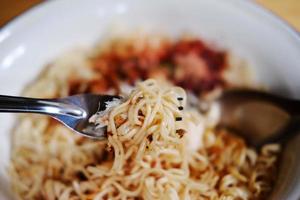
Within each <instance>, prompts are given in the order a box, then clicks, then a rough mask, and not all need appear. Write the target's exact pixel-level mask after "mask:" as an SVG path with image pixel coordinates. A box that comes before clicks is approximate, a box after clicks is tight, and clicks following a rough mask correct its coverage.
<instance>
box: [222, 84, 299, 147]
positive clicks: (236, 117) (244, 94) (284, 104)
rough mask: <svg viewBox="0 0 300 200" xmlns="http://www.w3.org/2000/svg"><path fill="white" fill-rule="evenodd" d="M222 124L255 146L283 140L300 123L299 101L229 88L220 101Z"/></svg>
mask: <svg viewBox="0 0 300 200" xmlns="http://www.w3.org/2000/svg"><path fill="white" fill-rule="evenodd" d="M217 102H218V103H219V106H220V110H221V117H220V126H225V127H227V128H230V129H232V130H234V131H236V133H237V134H238V135H241V136H242V137H243V138H245V139H246V140H247V142H248V143H249V144H251V145H252V146H256V147H259V146H261V145H263V144H266V143H270V142H282V141H286V140H287V139H288V138H290V137H292V136H293V135H295V134H296V131H293V130H295V129H297V128H298V127H300V126H298V124H299V125H300V121H299V119H300V118H299V117H300V101H297V100H292V99H288V98H284V97H280V96H276V95H273V94H270V93H266V92H262V91H256V90H245V89H241V90H239V89H238V90H237V89H235V90H227V91H225V92H224V93H223V94H222V95H221V97H220V98H219V99H218V101H217Z"/></svg>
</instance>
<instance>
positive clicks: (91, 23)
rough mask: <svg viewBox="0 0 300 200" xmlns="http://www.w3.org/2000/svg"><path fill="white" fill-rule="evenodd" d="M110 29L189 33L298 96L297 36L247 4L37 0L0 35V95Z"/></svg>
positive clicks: (1, 174) (1, 175) (6, 122)
mask: <svg viewBox="0 0 300 200" xmlns="http://www.w3.org/2000/svg"><path fill="white" fill-rule="evenodd" d="M114 25H117V26H120V25H121V27H123V29H127V30H136V29H139V28H143V29H144V30H145V31H146V32H147V31H150V32H158V33H165V34H169V35H171V36H179V35H180V34H181V33H192V34H194V35H196V36H200V37H201V38H204V39H206V40H208V41H213V42H214V43H215V44H217V45H219V46H222V47H225V48H227V49H230V50H231V51H233V53H234V54H237V55H240V56H241V57H244V58H246V59H247V60H248V61H249V62H250V65H251V66H252V67H253V68H254V71H256V74H257V79H258V81H259V82H260V83H262V84H264V85H266V86H268V87H269V88H271V89H273V90H280V91H285V92H286V93H287V94H289V95H291V96H297V97H300V78H299V74H300V37H299V35H298V33H297V32H295V31H294V30H292V29H291V28H290V27H289V26H287V25H286V24H285V23H284V22H282V21H281V20H280V19H278V18H276V17H275V16H274V15H272V14H270V13H268V12H266V11H265V10H264V9H262V8H260V7H259V6H257V5H255V4H254V3H252V2H251V1H240V0H227V1H223V0H185V1H182V0H163V1H162V0H151V1H139V0H117V1H105V0H89V1H81V0H64V1H48V2H45V3H43V4H41V5H38V6H36V7H34V8H33V9H31V10H30V11H29V12H26V13H25V14H23V15H22V16H21V17H18V18H17V19H15V20H14V21H12V22H11V23H9V24H8V25H7V26H5V27H4V28H2V29H1V31H0V94H9V95H18V94H20V92H21V90H22V88H24V86H25V85H26V84H27V83H28V82H29V81H30V80H32V79H33V78H34V77H35V76H36V75H37V74H38V73H39V72H40V71H41V69H42V68H43V66H44V65H45V64H46V63H48V62H49V61H51V60H52V59H54V58H55V57H56V56H58V55H60V54H61V53H62V52H64V51H66V50H68V49H72V48H74V47H76V46H87V47H88V46H92V45H93V44H95V42H96V41H99V40H100V39H101V38H103V37H104V36H105V35H106V34H108V33H109V31H108V30H110V29H111V28H112V26H114ZM13 116H14V115H12V114H1V115H0V127H1V129H0V135H1V140H0V158H1V159H0V199H7V198H8V197H7V192H6V190H7V189H8V188H9V187H8V185H9V184H8V181H9V179H8V176H7V166H8V164H9V152H10V131H11V127H12V124H13ZM1 195H2V196H1ZM291 199H293V198H291Z"/></svg>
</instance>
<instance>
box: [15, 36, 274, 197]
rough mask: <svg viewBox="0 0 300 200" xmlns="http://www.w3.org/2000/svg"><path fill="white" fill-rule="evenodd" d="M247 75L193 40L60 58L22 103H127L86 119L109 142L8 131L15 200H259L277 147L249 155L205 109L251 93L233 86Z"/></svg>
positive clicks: (54, 126)
mask: <svg viewBox="0 0 300 200" xmlns="http://www.w3.org/2000/svg"><path fill="white" fill-rule="evenodd" d="M62 69H63V70H62ZM245 69H246V67H245V66H232V64H231V63H230V56H229V55H228V54H227V53H226V51H224V50H219V49H216V48H213V47H210V46H208V45H207V44H205V43H204V42H203V41H201V40H199V39H195V38H188V39H179V40H175V41H172V40H168V39H167V38H162V37H160V38H157V37H152V36H142V37H134V38H121V39H120V38H118V39H113V40H111V41H109V42H108V43H107V44H106V45H104V46H103V47H100V48H97V49H95V50H94V51H93V52H92V53H90V54H85V53H82V52H73V53H71V54H68V55H67V56H62V57H61V58H59V59H58V60H56V61H55V62H54V63H53V64H52V65H50V66H49V67H48V68H46V69H45V71H44V72H43V73H42V74H41V75H40V76H39V77H38V78H37V80H36V81H35V82H34V84H31V85H29V86H28V88H26V89H25V91H24V94H25V95H27V96H32V97H42V98H54V97H64V96H68V95H73V94H77V93H99V94H103V93H108V94H121V95H125V96H127V101H125V102H124V103H122V104H120V105H119V106H115V107H112V108H111V110H110V112H109V114H108V115H107V116H106V115H102V114H101V113H98V114H96V115H95V116H94V117H93V118H92V119H91V121H92V122H94V123H96V124H97V125H101V123H105V125H107V126H108V132H107V135H108V140H107V141H98V140H91V139H89V138H85V137H82V136H80V135H76V134H74V133H72V132H71V131H69V130H68V129H67V128H66V127H64V126H63V125H61V124H60V123H59V122H56V121H54V120H52V119H50V118H47V117H44V116H38V115H22V116H21V117H20V119H19V121H18V127H17V128H16V130H15V131H14V132H15V134H14V135H15V139H14V140H13V150H12V156H11V160H12V161H11V167H10V174H11V180H12V187H13V190H14V191H15V193H16V195H17V196H18V197H19V198H20V199H87V200H88V199H264V198H265V197H266V196H267V195H268V194H269V193H270V191H271V190H272V186H273V183H274V181H275V179H276V176H275V175H276V171H277V167H276V161H277V157H278V153H279V151H280V146H279V145H277V144H268V145H266V146H264V147H262V149H260V150H258V151H256V150H255V149H254V148H252V147H251V146H248V145H247V141H245V140H243V139H242V138H239V137H237V136H235V135H234V134H232V133H230V132H229V131H228V130H224V129H219V128H218V127H217V124H218V109H217V108H216V107H215V106H214V104H213V100H214V98H216V96H217V95H218V93H219V91H221V90H222V89H224V88H226V87H234V86H239V87H249V86H251V85H255V83H254V82H251V78H250V77H248V76H243V77H242V78H239V77H240V75H241V74H246V73H245ZM149 78H151V79H150V80H149ZM241 79H242V80H241ZM175 85H176V86H179V87H180V88H178V87H175ZM199 102H200V103H205V104H206V105H207V106H206V109H205V111H203V110H201V109H200V110H199V107H200V105H199ZM16 138H18V139H16Z"/></svg>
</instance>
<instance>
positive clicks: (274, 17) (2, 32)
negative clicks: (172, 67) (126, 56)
mask: <svg viewBox="0 0 300 200" xmlns="http://www.w3.org/2000/svg"><path fill="white" fill-rule="evenodd" d="M64 1H68V0H64ZM58 3H59V1H43V2H40V3H38V4H35V5H33V6H32V7H31V8H29V9H27V10H25V11H24V12H22V13H20V14H19V15H17V16H15V17H13V18H12V19H10V20H8V21H7V22H5V23H4V25H2V26H1V27H0V44H1V43H2V42H3V41H5V39H6V38H8V37H9V35H7V33H8V31H9V30H10V29H14V28H15V27H18V26H20V25H21V24H22V23H23V21H24V19H25V18H30V17H31V16H32V15H34V14H35V13H37V12H40V11H41V10H43V9H47V8H48V7H49V6H50V5H55V4H58ZM116 3H117V2H116ZM228 3H231V4H240V5H241V6H244V7H248V8H250V9H249V10H248V9H247V12H250V13H251V12H255V11H257V12H259V13H260V14H263V15H265V16H267V17H269V19H270V20H271V21H270V25H273V26H275V27H277V28H283V29H284V30H285V33H286V34H285V35H287V34H288V35H289V36H291V37H292V38H293V39H294V40H295V41H297V42H298V43H299V46H300V30H297V29H296V27H295V26H293V25H292V24H291V23H290V22H288V21H287V20H285V19H284V18H282V17H281V16H279V15H278V14H277V13H275V12H274V11H272V10H271V9H270V8H267V7H266V6H263V5H262V4H260V3H258V2H256V1H241V2H236V1H235V0H230V1H228ZM251 9H252V10H251Z"/></svg>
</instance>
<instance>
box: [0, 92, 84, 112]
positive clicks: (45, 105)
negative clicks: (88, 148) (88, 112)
mask: <svg viewBox="0 0 300 200" xmlns="http://www.w3.org/2000/svg"><path fill="white" fill-rule="evenodd" d="M0 112H13V113H39V114H46V115H51V116H54V115H68V116H72V117H82V116H83V115H84V114H85V112H84V111H83V110H81V109H79V108H78V107H77V106H75V105H71V104H66V103H63V102H60V101H59V100H55V99H35V98H26V97H16V96H6V95H0Z"/></svg>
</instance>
